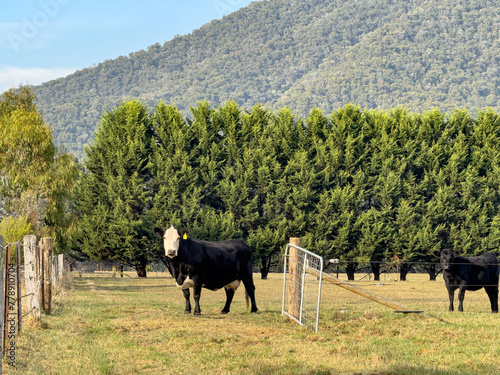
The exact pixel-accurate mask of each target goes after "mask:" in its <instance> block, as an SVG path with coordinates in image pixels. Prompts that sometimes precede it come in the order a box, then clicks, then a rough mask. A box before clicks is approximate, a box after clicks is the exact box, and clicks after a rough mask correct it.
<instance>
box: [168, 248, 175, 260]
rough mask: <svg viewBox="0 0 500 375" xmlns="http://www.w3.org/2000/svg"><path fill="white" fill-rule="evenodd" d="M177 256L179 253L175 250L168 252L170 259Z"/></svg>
mask: <svg viewBox="0 0 500 375" xmlns="http://www.w3.org/2000/svg"><path fill="white" fill-rule="evenodd" d="M176 255H177V252H176V251H175V250H167V256H168V257H170V258H173V257H175V256H176Z"/></svg>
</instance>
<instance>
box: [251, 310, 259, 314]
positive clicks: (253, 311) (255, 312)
mask: <svg viewBox="0 0 500 375" xmlns="http://www.w3.org/2000/svg"><path fill="white" fill-rule="evenodd" d="M257 311H258V310H252V311H250V312H251V313H252V314H257Z"/></svg>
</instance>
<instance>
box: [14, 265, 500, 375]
mask: <svg viewBox="0 0 500 375" xmlns="http://www.w3.org/2000/svg"><path fill="white" fill-rule="evenodd" d="M100 276H101V277H95V275H83V277H78V275H76V276H75V277H74V278H73V282H72V284H71V285H72V286H71V289H70V290H68V291H66V292H62V293H61V294H60V295H58V296H56V305H55V308H54V314H53V315H52V316H44V317H43V324H42V325H31V326H27V327H26V328H25V331H24V332H23V334H22V336H20V338H19V340H18V348H17V365H18V366H17V369H13V368H10V367H9V366H7V365H6V364H5V363H4V373H5V374H217V375H222V374H495V373H499V372H500V371H499V369H500V359H499V355H500V346H499V345H498V342H499V338H500V317H499V315H498V314H491V313H489V302H488V298H487V296H486V293H484V291H478V292H467V293H466V299H465V305H464V308H465V313H462V314H460V313H448V312H447V306H448V301H447V299H448V297H447V293H446V289H445V287H444V283H443V281H442V279H441V278H440V279H439V280H438V281H437V282H430V281H428V278H427V276H426V275H417V274H410V275H409V278H408V279H409V281H408V282H398V281H396V280H397V278H396V276H395V275H383V276H382V280H381V282H380V283H376V282H373V281H369V280H364V281H362V282H359V281H358V282H355V284H356V285H359V286H361V287H363V288H365V289H367V290H369V291H371V292H374V293H377V294H379V295H381V296H383V297H385V298H388V299H391V300H394V301H396V302H398V303H401V304H403V305H406V306H408V307H410V308H412V309H415V310H425V312H426V313H427V314H428V315H429V316H420V315H401V314H395V313H393V312H392V311H391V310H390V309H388V308H387V307H385V306H382V305H378V304H376V303H374V302H372V301H369V300H366V299H364V298H362V297H359V296H357V295H355V294H353V293H350V292H348V291H345V290H343V289H341V288H339V287H337V286H335V285H332V284H328V283H325V284H324V287H323V293H322V301H323V302H322V305H321V318H320V331H319V333H318V334H314V333H312V332H310V331H308V330H307V329H305V328H302V327H299V326H297V325H295V324H292V323H290V322H289V321H288V320H287V319H284V318H283V317H282V315H281V299H282V282H283V279H282V275H281V274H271V275H270V278H269V280H260V279H259V278H258V275H255V284H256V288H257V292H256V293H257V294H256V296H257V304H258V307H259V313H258V314H250V313H249V312H248V310H247V309H246V305H245V301H244V293H243V291H242V290H238V292H237V293H236V296H235V300H234V302H233V305H232V310H231V313H230V314H229V315H220V314H219V311H220V309H221V308H222V306H223V305H224V298H225V295H224V292H223V291H222V290H221V291H217V292H211V291H208V290H203V291H202V296H201V308H202V315H201V316H200V317H194V316H192V315H185V314H183V310H184V299H183V297H182V293H181V292H180V291H179V290H178V289H177V288H176V287H174V282H173V280H172V279H171V278H169V277H166V276H165V277H162V278H149V279H138V278H133V277H132V278H129V277H126V278H111V277H102V276H103V275H100ZM153 276H154V275H153ZM436 318H439V319H442V320H444V321H445V322H443V321H442V320H439V319H436Z"/></svg>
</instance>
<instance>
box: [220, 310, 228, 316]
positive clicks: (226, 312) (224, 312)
mask: <svg viewBox="0 0 500 375" xmlns="http://www.w3.org/2000/svg"><path fill="white" fill-rule="evenodd" d="M220 313H221V314H223V315H227V314H228V313H229V311H224V310H222V311H221V312H220Z"/></svg>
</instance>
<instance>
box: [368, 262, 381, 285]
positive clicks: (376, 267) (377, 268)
mask: <svg viewBox="0 0 500 375" xmlns="http://www.w3.org/2000/svg"><path fill="white" fill-rule="evenodd" d="M370 266H371V267H372V272H373V279H374V280H375V281H380V262H370Z"/></svg>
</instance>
